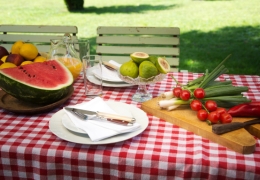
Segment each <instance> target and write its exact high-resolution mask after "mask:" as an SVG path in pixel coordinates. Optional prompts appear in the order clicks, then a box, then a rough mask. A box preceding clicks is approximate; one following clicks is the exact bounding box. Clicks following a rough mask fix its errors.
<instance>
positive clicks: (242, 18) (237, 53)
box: [0, 0, 260, 75]
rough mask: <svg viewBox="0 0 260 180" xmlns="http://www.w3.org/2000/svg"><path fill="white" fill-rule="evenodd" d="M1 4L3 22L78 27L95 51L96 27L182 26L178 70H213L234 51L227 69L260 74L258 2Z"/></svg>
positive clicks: (173, 0)
mask: <svg viewBox="0 0 260 180" xmlns="http://www.w3.org/2000/svg"><path fill="white" fill-rule="evenodd" d="M0 2H1V6H0V12H1V18H0V24H32V25H33V24H36V25H38V24H41V25H44V24H46V25H76V26H77V27H78V29H79V34H78V35H79V37H80V38H81V39H89V40H90V42H91V44H92V46H91V48H92V49H91V52H92V53H95V37H96V28H97V27H98V26H166V27H168V26H173V27H174V26H175V27H180V29H181V36H180V38H181V44H180V51H181V53H180V66H179V69H180V70H188V71H190V72H205V69H209V70H212V69H213V68H214V67H215V66H216V65H217V64H218V63H219V62H220V61H221V60H223V59H224V58H225V57H226V56H228V55H229V54H232V56H231V58H230V59H229V60H228V61H227V62H226V66H227V68H228V69H229V73H231V74H257V75H260V71H259V68H260V13H259V9H260V3H259V0H247V1H245V0H226V1H225V0H219V1H214V0H211V1H210V0H208V1H207V0H204V1H202V0H200V1H199V0H142V1H140V0H131V1H129V0H121V1H118V0H110V1H105V0H96V1H89V0H85V3H84V10H83V11H80V12H73V13H71V12H68V11H67V9H66V6H65V3H64V1H63V0H59V1H58V0H56V1H53V0H37V1H32V2H30V1H28V0H19V1H8V2H7V1H5V0H0Z"/></svg>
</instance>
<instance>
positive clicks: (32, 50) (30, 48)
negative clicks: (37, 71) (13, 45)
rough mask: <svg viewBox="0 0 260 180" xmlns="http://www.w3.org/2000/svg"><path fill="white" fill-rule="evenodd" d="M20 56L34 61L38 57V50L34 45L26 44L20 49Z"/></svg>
mask: <svg viewBox="0 0 260 180" xmlns="http://www.w3.org/2000/svg"><path fill="white" fill-rule="evenodd" d="M19 54H20V55H21V56H23V57H24V59H26V60H33V59H34V58H36V56H38V49H37V47H36V46H35V45H34V44H31V43H24V44H23V45H22V46H21V48H20V51H19Z"/></svg>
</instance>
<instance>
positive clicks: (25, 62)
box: [21, 61, 33, 66]
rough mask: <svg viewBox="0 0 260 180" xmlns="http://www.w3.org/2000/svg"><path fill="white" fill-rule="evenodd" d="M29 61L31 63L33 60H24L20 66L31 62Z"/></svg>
mask: <svg viewBox="0 0 260 180" xmlns="http://www.w3.org/2000/svg"><path fill="white" fill-rule="evenodd" d="M31 63H33V62H32V61H24V62H22V64H21V66H23V65H26V64H31Z"/></svg>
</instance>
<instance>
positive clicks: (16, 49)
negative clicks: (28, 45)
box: [11, 41, 24, 54]
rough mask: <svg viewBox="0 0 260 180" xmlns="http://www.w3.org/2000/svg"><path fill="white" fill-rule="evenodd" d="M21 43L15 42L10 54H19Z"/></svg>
mask: <svg viewBox="0 0 260 180" xmlns="http://www.w3.org/2000/svg"><path fill="white" fill-rule="evenodd" d="M23 44H24V42H23V41H16V42H15V43H14V44H13V45H12V47H11V54H19V52H20V49H21V47H22V45H23Z"/></svg>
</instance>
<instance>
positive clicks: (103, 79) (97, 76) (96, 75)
mask: <svg viewBox="0 0 260 180" xmlns="http://www.w3.org/2000/svg"><path fill="white" fill-rule="evenodd" d="M93 70H95V66H94V67H92V69H91V73H92V74H93V75H94V76H95V77H96V78H98V79H101V77H100V75H99V74H97V73H95V72H93ZM118 77H119V76H118ZM119 79H120V80H118V81H113V80H109V79H106V78H102V81H108V82H117V83H120V82H121V83H125V81H123V80H122V79H121V78H120V77H119Z"/></svg>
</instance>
